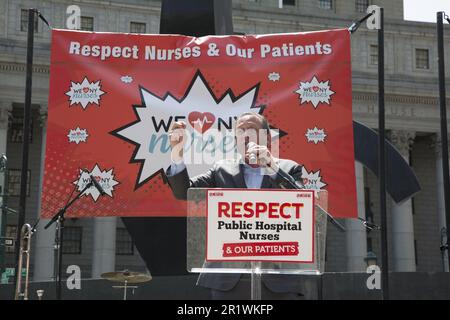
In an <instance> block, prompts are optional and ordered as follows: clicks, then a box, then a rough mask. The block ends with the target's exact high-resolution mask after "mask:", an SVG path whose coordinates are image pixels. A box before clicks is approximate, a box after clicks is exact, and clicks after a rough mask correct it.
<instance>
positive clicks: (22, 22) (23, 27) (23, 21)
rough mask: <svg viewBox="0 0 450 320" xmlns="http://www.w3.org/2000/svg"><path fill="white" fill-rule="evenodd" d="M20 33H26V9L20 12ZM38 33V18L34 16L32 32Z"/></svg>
mask: <svg viewBox="0 0 450 320" xmlns="http://www.w3.org/2000/svg"><path fill="white" fill-rule="evenodd" d="M20 31H24V32H27V31H28V9H22V10H21V11H20ZM37 31H38V17H37V16H36V15H35V16H34V32H37Z"/></svg>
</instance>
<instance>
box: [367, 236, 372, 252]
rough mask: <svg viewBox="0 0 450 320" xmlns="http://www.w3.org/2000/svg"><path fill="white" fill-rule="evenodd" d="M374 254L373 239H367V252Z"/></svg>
mask: <svg viewBox="0 0 450 320" xmlns="http://www.w3.org/2000/svg"><path fill="white" fill-rule="evenodd" d="M371 251H372V252H373V243H372V238H367V252H371Z"/></svg>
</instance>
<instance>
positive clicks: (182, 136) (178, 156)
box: [169, 121, 186, 161]
mask: <svg viewBox="0 0 450 320" xmlns="http://www.w3.org/2000/svg"><path fill="white" fill-rule="evenodd" d="M185 129H186V122H184V121H177V122H174V123H173V124H172V126H171V127H170V129H169V141H170V147H171V148H172V153H171V157H172V161H180V160H182V159H183V147H184V142H185V141H186V130H185Z"/></svg>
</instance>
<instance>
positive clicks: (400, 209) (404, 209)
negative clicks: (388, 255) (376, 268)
mask: <svg viewBox="0 0 450 320" xmlns="http://www.w3.org/2000/svg"><path fill="white" fill-rule="evenodd" d="M390 138H391V139H390V140H391V143H392V144H393V145H394V146H395V147H396V148H397V150H398V151H399V152H400V153H401V155H402V156H403V158H404V159H405V160H406V161H407V162H408V164H409V152H410V149H411V147H412V144H413V143H414V138H415V132H411V131H392V132H391V135H390ZM390 214H391V220H390V221H391V223H392V229H391V230H392V257H393V258H392V271H396V272H408V271H409V272H415V271H416V260H415V251H414V223H413V212H412V202H411V200H407V201H405V202H403V203H400V204H396V203H395V202H394V201H392V205H391V213H390Z"/></svg>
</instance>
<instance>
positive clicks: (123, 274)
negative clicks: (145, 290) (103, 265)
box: [101, 270, 152, 283]
mask: <svg viewBox="0 0 450 320" xmlns="http://www.w3.org/2000/svg"><path fill="white" fill-rule="evenodd" d="M101 277H102V278H104V279H106V280H109V281H114V282H125V281H127V283H141V282H148V281H150V280H152V276H151V275H149V274H146V273H141V272H133V271H128V270H124V271H113V272H105V273H102V275H101Z"/></svg>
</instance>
